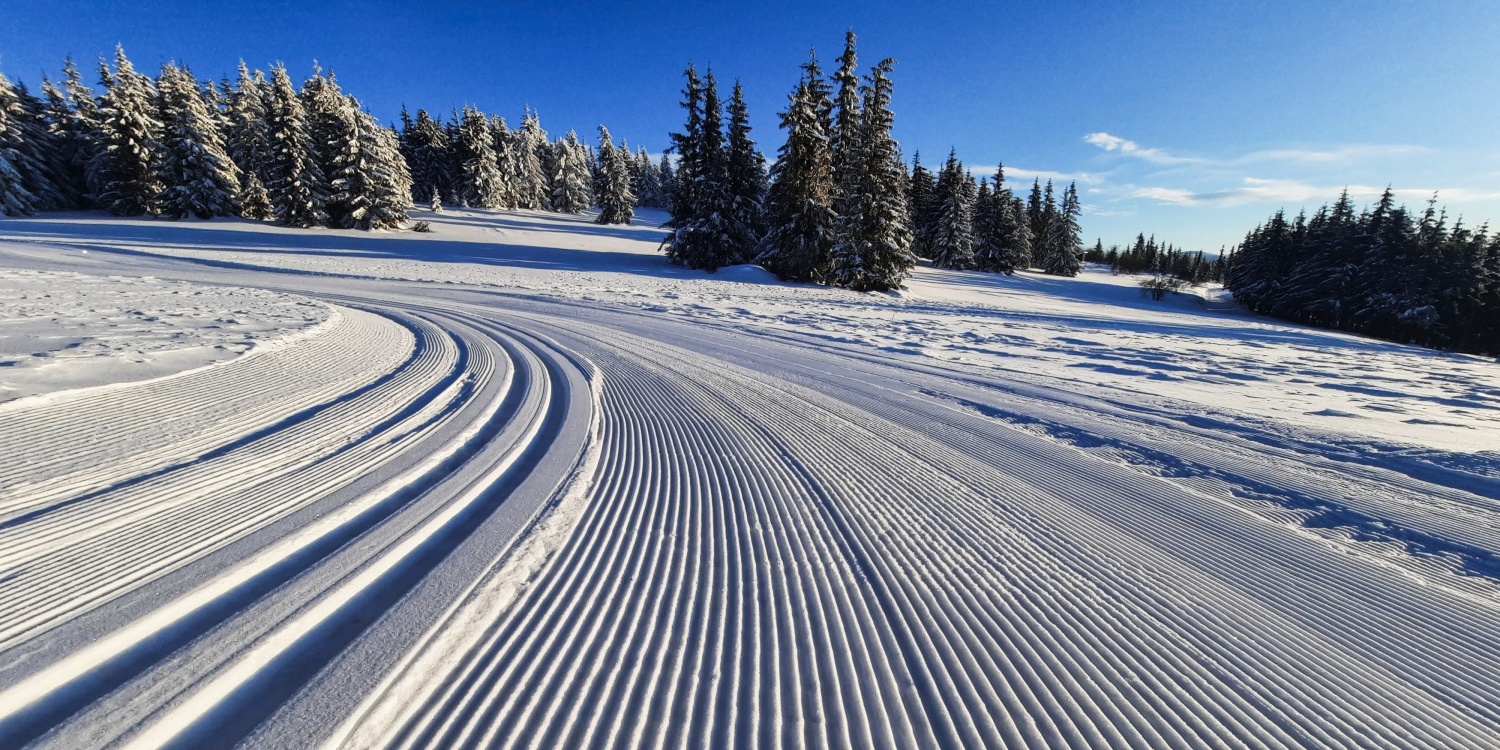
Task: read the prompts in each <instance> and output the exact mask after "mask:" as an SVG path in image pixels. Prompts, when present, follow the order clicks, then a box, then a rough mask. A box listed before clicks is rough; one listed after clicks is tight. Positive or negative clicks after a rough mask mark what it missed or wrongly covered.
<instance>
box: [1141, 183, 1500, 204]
mask: <svg viewBox="0 0 1500 750" xmlns="http://www.w3.org/2000/svg"><path fill="white" fill-rule="evenodd" d="M1346 189H1347V190H1348V191H1349V197H1351V198H1355V199H1371V198H1375V197H1377V196H1379V195H1380V194H1381V193H1382V192H1384V191H1385V188H1383V187H1376V186H1373V185H1348V186H1337V187H1330V186H1322V185H1313V184H1310V183H1306V182H1300V181H1298V180H1263V179H1257V178H1254V177H1246V178H1245V179H1244V184H1242V185H1240V186H1239V187H1236V188H1230V189H1228V190H1217V191H1209V192H1195V191H1192V190H1183V189H1180V188H1168V187H1143V188H1135V189H1134V190H1132V191H1131V192H1130V194H1129V196H1130V197H1132V198H1144V199H1147V200H1154V201H1156V202H1158V203H1163V204H1169V205H1174V206H1191V207H1203V206H1207V207H1220V206H1239V205H1244V204H1247V203H1298V202H1308V201H1322V202H1328V201H1332V200H1333V199H1334V198H1336V197H1338V194H1339V193H1340V192H1341V191H1343V190H1346ZM1391 192H1392V193H1394V194H1395V196H1396V197H1397V198H1398V199H1400V200H1403V201H1425V200H1427V199H1428V198H1431V197H1432V195H1433V194H1434V193H1436V194H1437V196H1438V200H1439V202H1441V201H1443V200H1445V199H1446V200H1452V201H1459V202H1467V201H1479V200H1495V199H1500V192H1496V191H1487V190H1471V189H1467V188H1446V189H1432V188H1398V189H1393V190H1392V191H1391Z"/></svg>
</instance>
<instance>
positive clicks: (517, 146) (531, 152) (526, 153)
mask: <svg viewBox="0 0 1500 750" xmlns="http://www.w3.org/2000/svg"><path fill="white" fill-rule="evenodd" d="M512 145H513V147H514V148H513V157H514V159H515V162H514V164H515V173H514V174H513V175H511V178H512V181H513V183H514V185H515V188H516V206H517V207H518V208H524V209H529V210H533V211H545V210H551V208H552V195H551V193H552V186H551V184H550V181H549V180H548V177H547V175H546V173H545V172H544V170H543V166H542V151H543V150H544V149H546V148H547V132H546V131H544V130H542V124H541V120H540V119H539V118H538V117H537V114H536V113H535V112H532V111H531V110H527V111H526V114H525V116H524V117H522V118H521V129H520V130H518V131H516V133H515V135H514V138H513V139H512Z"/></svg>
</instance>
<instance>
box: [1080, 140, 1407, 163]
mask: <svg viewBox="0 0 1500 750" xmlns="http://www.w3.org/2000/svg"><path fill="white" fill-rule="evenodd" d="M1083 140H1084V142H1085V143H1089V144H1091V145H1094V146H1098V147H1099V148H1101V149H1104V150H1105V151H1110V152H1116V153H1119V154H1121V155H1124V156H1130V157H1133V158H1137V159H1141V160H1142V161H1146V162H1150V163H1152V164H1159V165H1162V166H1181V165H1185V164H1199V165H1203V166H1221V167H1227V166H1240V165H1245V164H1263V163H1267V162H1287V163H1293V164H1309V165H1313V164H1317V165H1340V164H1359V163H1367V162H1379V161H1382V160H1391V159H1401V158H1407V157H1412V156H1422V155H1427V154H1431V153H1432V149H1430V148H1427V147H1425V146H1411V145H1406V144H1355V145H1349V146H1338V147H1335V148H1330V149H1321V150H1319V149H1268V150H1265V151H1253V152H1251V153H1248V154H1245V155H1243V156H1237V157H1233V158H1229V159H1206V158H1201V157H1187V156H1173V155H1172V154H1170V153H1168V152H1167V151H1165V150H1163V149H1159V148H1148V147H1145V146H1142V145H1140V144H1139V143H1136V142H1135V141H1132V140H1127V139H1125V138H1121V137H1120V136H1117V135H1111V134H1109V133H1103V132H1101V133H1089V134H1088V135H1085V136H1084V137H1083Z"/></svg>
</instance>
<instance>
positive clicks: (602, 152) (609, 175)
mask: <svg viewBox="0 0 1500 750" xmlns="http://www.w3.org/2000/svg"><path fill="white" fill-rule="evenodd" d="M629 158H630V155H629V153H628V152H626V151H625V149H624V148H623V147H618V146H616V145H615V144H614V143H613V141H612V140H611V138H610V135H609V129H608V128H606V127H604V126H603V125H600V126H599V174H600V179H599V184H598V185H597V186H596V187H595V190H594V192H595V194H596V195H597V196H598V201H599V218H598V219H596V221H597V222H598V223H600V224H629V223H630V220H631V219H632V218H634V216H635V194H634V193H633V192H631V189H630V166H629V164H628V160H629Z"/></svg>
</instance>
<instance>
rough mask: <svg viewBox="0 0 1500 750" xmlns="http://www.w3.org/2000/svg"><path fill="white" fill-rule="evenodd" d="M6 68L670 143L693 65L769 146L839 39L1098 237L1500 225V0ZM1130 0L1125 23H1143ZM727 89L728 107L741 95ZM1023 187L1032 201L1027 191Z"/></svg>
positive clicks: (94, 44) (364, 47) (738, 10)
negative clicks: (1075, 211)
mask: <svg viewBox="0 0 1500 750" xmlns="http://www.w3.org/2000/svg"><path fill="white" fill-rule="evenodd" d="M0 5H3V7H0V17H4V18H5V19H6V21H7V22H6V23H5V24H3V25H0V69H3V70H4V71H5V72H6V73H7V74H8V75H9V76H10V77H12V78H19V79H21V80H24V81H27V82H29V83H32V84H35V83H36V81H37V80H38V79H39V78H40V75H41V74H42V73H43V72H47V73H52V74H54V75H55V74H56V71H57V69H58V67H59V65H60V61H61V59H62V57H63V56H64V55H67V54H72V55H74V56H75V57H76V58H78V60H79V62H80V65H81V66H83V67H84V68H85V70H86V71H88V72H89V75H90V77H91V78H92V68H93V61H94V60H95V59H96V58H97V57H98V56H99V55H101V54H105V53H108V52H110V51H111V50H112V49H113V46H114V44H115V43H116V42H120V43H123V44H124V45H125V48H126V51H127V52H128V53H129V55H130V56H131V59H132V60H133V61H135V63H136V64H137V66H138V67H141V68H143V69H154V68H155V67H156V66H158V65H159V64H160V63H162V62H164V61H167V60H179V61H182V62H185V63H187V64H189V65H190V66H192V68H193V70H194V71H195V72H196V73H197V74H198V75H200V76H213V77H218V76H221V75H224V74H228V73H231V72H232V71H233V69H234V66H235V63H236V61H237V60H239V59H240V58H241V57H243V58H244V59H245V60H246V61H247V62H249V63H250V64H251V65H252V66H257V67H267V66H268V65H269V64H270V63H272V62H274V61H278V60H280V61H284V62H286V64H287V65H288V67H289V68H290V69H291V70H292V71H293V73H294V76H296V77H300V76H301V75H303V74H305V72H307V71H309V70H310V69H311V65H312V61H313V60H314V59H317V60H318V61H319V62H320V63H321V64H322V65H323V66H324V67H325V68H329V69H332V70H333V71H335V72H336V73H337V75H338V76H339V79H340V81H341V82H342V83H343V85H344V87H345V88H346V89H347V90H349V91H351V92H352V93H354V94H356V95H357V96H359V97H360V98H361V100H362V101H363V102H364V104H365V106H367V107H368V108H369V109H370V110H371V111H372V112H374V113H375V114H376V115H378V116H380V117H381V118H383V119H387V120H393V119H394V118H395V116H396V114H397V113H398V112H399V110H400V106H401V105H402V104H403V103H405V104H407V105H408V106H410V107H411V108H412V109H413V110H415V109H416V108H417V107H426V108H428V109H431V110H435V111H439V112H446V111H447V110H448V109H449V108H450V107H452V106H454V105H462V104H466V103H467V104H474V105H476V106H478V107H480V108H482V109H485V110H486V111H490V112H496V113H499V114H503V115H506V116H507V117H508V118H510V119H512V120H515V119H518V118H519V115H520V113H521V111H522V109H523V107H525V106H527V105H530V106H532V107H534V108H536V109H537V110H538V111H539V112H540V113H541V117H542V123H543V125H544V126H545V127H547V128H548V130H549V131H551V132H552V133H553V134H554V135H561V134H562V133H565V132H566V131H567V130H568V129H570V128H574V129H577V130H578V131H579V133H580V135H585V136H588V137H590V138H592V137H593V136H594V128H595V126H596V125H598V124H599V123H601V122H602V123H604V124H607V125H608V126H609V127H610V129H611V130H612V131H613V132H614V133H615V135H616V136H617V137H619V136H623V137H625V138H627V139H629V140H630V142H631V143H632V144H635V145H645V146H647V147H648V148H649V149H650V150H651V151H653V152H656V151H658V150H659V149H661V148H662V147H663V146H665V145H666V133H667V132H668V131H670V130H672V129H674V128H676V127H679V125H680V122H681V111H680V110H679V109H678V108H677V106H676V101H677V98H678V90H679V89H680V88H681V83H682V81H681V71H682V68H683V67H684V65H685V64H686V63H687V62H688V61H690V60H692V61H695V62H697V63H698V64H699V65H700V66H705V65H712V67H713V69H714V71H715V73H716V74H717V75H718V76H719V77H720V79H721V80H722V81H724V82H725V83H726V87H727V84H728V82H729V81H731V80H732V79H734V78H736V77H738V78H741V79H743V81H744V84H745V87H746V93H747V97H748V100H749V104H750V108H751V113H752V116H753V118H754V124H755V126H756V132H755V136H756V138H757V140H758V141H759V142H760V144H761V145H762V147H763V148H765V149H766V151H767V152H768V153H774V151H775V149H776V147H778V146H779V145H780V144H781V140H782V136H781V133H780V131H778V130H776V128H775V124H776V116H775V115H776V112H777V110H779V109H780V108H781V107H782V105H783V104H784V102H785V96H786V94H787V92H788V91H790V90H791V88H792V86H793V85H794V83H795V81H796V77H797V74H798V70H797V66H798V65H799V64H800V63H801V62H802V60H803V59H804V57H805V55H806V53H807V50H808V49H809V48H810V47H816V48H817V50H818V55H819V58H820V59H821V60H822V61H823V63H824V65H825V68H828V67H832V66H833V64H834V63H833V60H834V58H835V57H837V55H838V53H839V49H840V46H841V44H842V40H843V33H844V30H845V29H847V28H850V27H852V28H854V30H855V31H856V32H857V33H858V34H859V37H860V53H861V61H862V63H863V64H865V65H868V64H870V63H873V62H875V61H876V60H878V59H879V58H881V57H887V56H889V57H894V58H896V60H897V66H896V73H895V81H896V96H895V110H896V128H897V133H896V135H897V137H898V138H899V139H900V140H901V142H902V145H903V147H904V149H905V151H906V153H907V154H908V155H910V154H911V153H912V151H913V150H916V149H920V151H921V153H922V154H923V157H924V162H926V163H928V164H932V163H934V162H937V161H939V160H941V159H942V158H943V157H945V156H946V155H947V153H948V150H949V148H956V149H957V150H958V153H959V157H960V158H961V159H963V160H964V161H965V162H966V163H967V164H968V165H970V167H971V168H973V169H974V170H975V171H976V172H977V173H980V174H988V173H990V172H992V171H993V169H994V163H995V162H997V161H1004V162H1005V164H1006V165H1007V171H1008V173H1009V174H1010V175H1011V176H1012V181H1013V183H1014V182H1021V181H1023V180H1024V181H1025V182H1027V184H1028V185H1029V177H1030V176H1032V175H1042V176H1043V178H1044V179H1045V178H1046V177H1047V176H1053V177H1056V178H1058V179H1062V180H1069V179H1076V180H1077V181H1078V183H1079V189H1080V193H1081V195H1082V196H1083V199H1084V203H1085V204H1086V215H1085V216H1084V218H1083V228H1084V232H1085V235H1086V236H1087V237H1088V238H1089V239H1090V241H1092V238H1094V237H1096V236H1097V237H1102V238H1103V239H1104V241H1105V243H1106V244H1109V243H1112V242H1123V241H1125V240H1127V239H1128V238H1130V237H1133V236H1134V235H1135V233H1136V232H1138V231H1144V232H1147V233H1154V234H1156V235H1157V236H1158V237H1159V238H1161V239H1163V240H1166V241H1171V242H1174V243H1177V244H1179V245H1183V246H1187V247H1190V248H1198V247H1202V248H1205V249H1209V250H1215V249H1217V248H1218V247H1219V246H1220V245H1222V244H1232V243H1234V242H1235V241H1236V240H1238V239H1239V238H1240V237H1242V236H1243V235H1244V232H1245V231H1246V230H1248V229H1249V228H1251V227H1252V226H1254V225H1255V224H1256V223H1258V222H1260V221H1262V220H1263V219H1264V218H1265V217H1267V216H1268V215H1269V214H1270V213H1271V212H1273V211H1274V210H1276V209H1277V208H1278V207H1286V208H1287V209H1288V210H1289V211H1291V212H1293V213H1295V212H1296V211H1297V210H1298V209H1300V208H1301V207H1303V206H1307V207H1309V208H1315V207H1316V206H1318V205H1320V204H1322V203H1324V202H1327V201H1330V200H1332V199H1333V198H1334V197H1336V195H1337V193H1338V191H1339V190H1340V189H1342V188H1343V187H1345V186H1348V187H1350V189H1351V191H1352V192H1353V193H1354V194H1355V196H1356V199H1357V201H1358V202H1361V203H1363V202H1367V201H1369V200H1370V199H1371V198H1372V197H1373V195H1372V194H1373V193H1377V192H1378V191H1379V190H1380V189H1382V188H1384V187H1385V186H1386V185H1387V184H1390V185H1392V186H1393V187H1394V188H1396V189H1397V190H1398V192H1399V193H1400V195H1401V197H1402V199H1403V200H1404V201H1406V202H1407V203H1409V204H1411V205H1414V206H1415V205H1420V204H1422V203H1425V201H1426V200H1427V198H1428V197H1429V196H1430V194H1431V193H1432V192H1433V191H1434V190H1436V191H1440V193H1441V195H1440V202H1441V203H1443V204H1445V205H1447V206H1448V208H1449V210H1450V212H1451V213H1455V214H1463V215H1464V216H1465V217H1466V219H1467V220H1468V222H1469V223H1470V224H1477V223H1479V222H1480V221H1483V220H1485V219H1494V220H1495V221H1496V222H1497V223H1500V143H1497V140H1500V54H1496V52H1495V49H1496V48H1497V46H1500V3H1496V2H1463V1H1454V2H1440V3H1433V2H1428V3H1417V2H1382V1H1380V0H1365V1H1364V2H1342V1H1339V0H1335V1H1331V2H1315V3H1308V2H1231V1H1227V0H1226V1H1224V2H1153V3H1132V4H1127V3H1118V2H1109V3H1085V2H1055V3H1035V2H1033V3H1025V4H1022V3H1009V2H1005V3H984V4H976V3H911V2H905V3H824V4H817V5H813V4H809V3H800V2H784V1H783V0H762V1H761V2H756V3H744V2H738V3H715V2H699V3H694V4H692V5H691V7H686V8H684V7H679V4H674V3H568V2H550V3H545V4H543V3H537V4H518V3H443V4H433V7H424V4H422V3H418V2H412V1H410V0H408V1H407V2H401V3H391V2H370V3H347V2H340V1H338V0H326V1H324V2H317V3H308V2H277V3H226V4H218V3H213V4H210V3H203V2H199V1H197V0H192V1H188V0H179V1H175V2H163V1H160V0H155V1H153V0H148V1H146V2H136V3H130V4H128V5H127V4H124V3H115V2H108V3H105V2H80V1H76V0H56V1H47V2H21V1H19V0H3V3H0ZM1127 6H1130V7H1127ZM726 93H727V92H726ZM1017 187H1019V186H1017Z"/></svg>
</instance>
